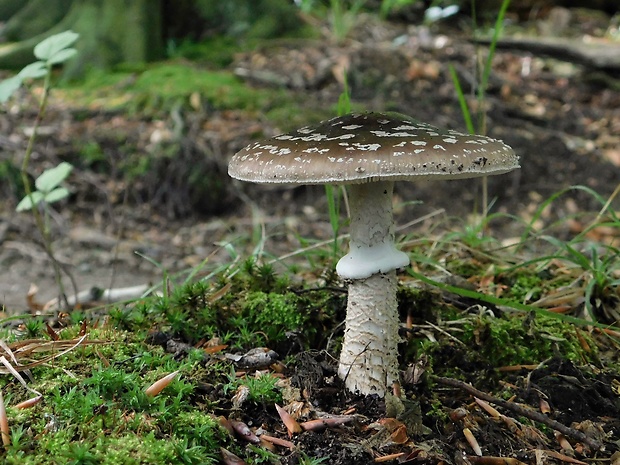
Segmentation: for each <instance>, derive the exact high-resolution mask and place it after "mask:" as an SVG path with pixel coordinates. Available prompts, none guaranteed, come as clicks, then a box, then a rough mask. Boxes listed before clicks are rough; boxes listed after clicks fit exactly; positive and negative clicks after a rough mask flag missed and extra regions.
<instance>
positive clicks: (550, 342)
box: [462, 315, 595, 367]
mask: <svg viewBox="0 0 620 465" xmlns="http://www.w3.org/2000/svg"><path fill="white" fill-rule="evenodd" d="M472 321H475V323H474V324H469V325H467V326H466V327H465V332H464V334H463V337H462V340H463V341H464V342H465V343H466V344H468V346H470V347H472V346H473V347H476V349H477V352H478V353H479V354H480V355H481V356H482V357H484V358H485V359H486V360H487V361H488V363H489V364H490V365H491V366H493V367H500V366H511V365H524V364H525V365H527V364H537V363H540V362H542V361H543V360H545V359H547V358H549V357H551V356H553V355H555V354H558V353H560V354H562V356H563V357H565V358H567V359H569V360H583V359H591V358H592V357H593V356H595V354H589V353H587V352H586V351H585V350H584V349H583V348H582V347H581V345H580V343H579V338H578V337H577V334H576V332H575V328H574V327H573V326H572V325H567V324H565V323H564V322H562V321H560V320H557V319H554V318H548V317H544V316H536V317H533V316H531V315H525V316H517V315H513V316H511V317H510V318H489V317H480V318H477V319H476V320H472ZM591 346H592V347H594V344H592V345H591Z"/></svg>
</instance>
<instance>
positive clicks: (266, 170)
mask: <svg viewBox="0 0 620 465" xmlns="http://www.w3.org/2000/svg"><path fill="white" fill-rule="evenodd" d="M515 168H519V158H518V157H517V155H516V154H515V153H514V151H513V150H512V149H511V148H510V147H509V146H508V145H506V144H504V143H503V142H502V141H499V140H495V139H491V138H489V137H485V136H477V135H470V134H463V133H460V132H458V131H453V130H444V129H438V128H436V127H434V126H431V125H429V124H426V123H421V122H419V121H417V120H415V119H413V118H410V117H408V116H406V115H401V114H399V113H352V114H348V115H345V116H341V117H337V118H332V119H330V120H328V121H323V122H321V123H319V124H318V125H317V126H307V127H304V128H301V129H298V130H296V131H293V132H291V133H288V134H282V135H279V136H275V137H272V138H271V139H268V140H264V141H260V142H254V143H252V144H250V145H249V146H247V147H246V148H244V149H243V150H241V151H240V152H238V153H237V154H236V155H235V156H233V158H232V159H231V161H230V164H229V166H228V173H229V174H230V176H232V177H233V178H236V179H240V180H242V181H250V182H258V183H291V184H353V183H363V182H370V181H381V180H385V181H388V180H390V181H397V180H410V181H411V180H414V179H416V178H418V179H419V177H423V178H424V179H433V178H434V179H456V178H472V177H477V176H485V175H494V174H502V173H506V172H508V171H511V170H513V169H515Z"/></svg>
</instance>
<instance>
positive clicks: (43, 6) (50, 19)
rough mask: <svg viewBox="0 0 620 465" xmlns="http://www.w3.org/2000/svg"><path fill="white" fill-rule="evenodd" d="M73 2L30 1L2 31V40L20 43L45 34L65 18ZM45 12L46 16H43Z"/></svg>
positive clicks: (69, 0)
mask: <svg viewBox="0 0 620 465" xmlns="http://www.w3.org/2000/svg"><path fill="white" fill-rule="evenodd" d="M72 2H73V0H30V1H28V2H27V3H25V4H24V2H23V1H22V2H21V3H22V5H24V6H23V8H21V9H20V10H19V11H18V12H16V13H15V14H14V15H13V16H11V19H10V20H9V21H8V22H7V23H6V25H5V26H4V28H3V29H2V38H3V39H4V40H6V41H8V42H19V41H21V40H26V39H30V38H31V37H34V36H36V35H39V34H43V33H45V32H46V31H47V30H49V29H50V28H52V27H53V26H54V25H55V24H57V23H59V22H60V21H62V18H64V17H65V15H66V14H67V12H68V11H69V8H70V7H71V3H72ZM42 12H45V14H42Z"/></svg>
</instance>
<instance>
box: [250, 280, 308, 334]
mask: <svg viewBox="0 0 620 465" xmlns="http://www.w3.org/2000/svg"><path fill="white" fill-rule="evenodd" d="M300 304H301V301H300V298H299V297H297V295H295V294H293V293H291V292H289V293H286V294H276V293H273V292H270V293H265V292H261V291H258V292H252V293H250V294H248V295H247V297H246V299H245V303H244V305H243V317H244V319H246V321H248V322H249V324H250V325H252V326H253V327H254V328H256V331H260V332H262V333H264V334H265V337H266V338H267V341H270V342H278V341H282V340H283V339H285V338H286V333H287V332H288V331H298V330H300V329H302V327H303V325H304V324H305V323H306V321H307V313H306V312H304V311H303V309H302V308H301V305H300Z"/></svg>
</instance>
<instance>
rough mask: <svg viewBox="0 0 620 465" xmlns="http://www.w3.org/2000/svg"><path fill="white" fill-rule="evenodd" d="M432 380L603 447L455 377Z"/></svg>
mask: <svg viewBox="0 0 620 465" xmlns="http://www.w3.org/2000/svg"><path fill="white" fill-rule="evenodd" d="M433 380H434V381H436V382H437V383H439V384H443V385H444V386H451V387H455V388H458V389H462V390H463V391H466V392H468V393H469V394H471V395H472V396H475V397H478V398H480V399H483V400H486V401H487V402H491V403H492V404H495V405H499V406H500V407H503V408H505V409H507V410H510V411H512V412H514V413H516V414H518V415H522V416H524V417H527V418H529V419H530V420H533V421H537V422H540V423H543V424H545V425H547V426H549V427H550V428H553V429H554V430H556V431H559V432H560V433H562V434H564V435H565V436H568V437H570V438H573V439H575V440H577V441H580V442H583V443H585V444H587V445H588V446H590V447H591V448H592V449H594V450H600V449H602V447H603V444H601V443H599V442H598V441H597V440H595V439H592V438H589V437H588V436H586V435H585V434H584V433H582V432H581V431H577V430H576V429H574V428H570V427H568V426H566V425H563V424H562V423H560V422H559V421H555V420H552V419H551V418H549V417H547V416H546V415H544V414H542V413H540V412H536V411H535V410H530V409H528V408H525V407H522V406H520V405H518V404H515V403H514V402H508V401H506V400H503V399H499V398H497V397H494V396H492V395H490V394H487V393H486V392H482V391H479V390H478V389H476V388H475V387H473V386H471V385H470V384H467V383H464V382H463V381H459V380H457V379H452V378H443V377H440V376H433Z"/></svg>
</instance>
